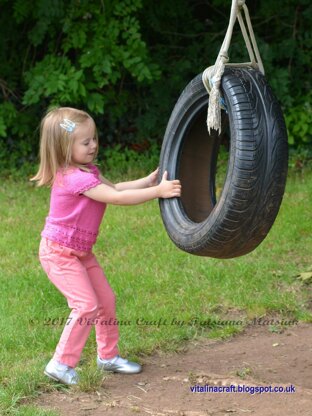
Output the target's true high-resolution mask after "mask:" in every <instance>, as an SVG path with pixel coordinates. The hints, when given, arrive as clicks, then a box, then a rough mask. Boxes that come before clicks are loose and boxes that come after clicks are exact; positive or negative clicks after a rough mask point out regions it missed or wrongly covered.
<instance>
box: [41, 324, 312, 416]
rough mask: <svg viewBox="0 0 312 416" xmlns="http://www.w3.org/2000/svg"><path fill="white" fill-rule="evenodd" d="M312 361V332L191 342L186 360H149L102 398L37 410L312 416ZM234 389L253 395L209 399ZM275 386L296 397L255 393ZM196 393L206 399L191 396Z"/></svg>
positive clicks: (74, 398) (64, 398)
mask: <svg viewBox="0 0 312 416" xmlns="http://www.w3.org/2000/svg"><path fill="white" fill-rule="evenodd" d="M311 358H312V325H310V324H298V325H295V326H292V327H288V328H287V329H286V330H284V331H283V332H282V333H272V332H270V331H269V330H268V327H267V326H256V325H253V326H251V327H249V328H247V329H246V330H245V331H244V332H243V333H241V334H239V335H237V336H235V337H233V338H231V339H229V340H227V341H210V340H205V341H200V342H192V343H190V344H188V347H187V350H186V351H185V352H183V353H176V354H170V355H168V354H166V355H163V354H157V355H154V356H151V357H147V358H144V359H142V363H143V365H144V370H143V372H142V373H141V374H137V375H132V376H124V375H120V374H112V375H111V376H109V377H108V378H107V379H105V381H104V382H103V385H102V387H101V388H100V389H99V390H98V392H96V393H92V394H86V393H77V392H73V391H71V390H70V389H69V390H68V392H54V393H49V394H48V393H47V394H42V395H40V397H39V399H38V400H37V404H38V405H39V406H42V407H44V408H50V409H56V410H58V411H59V413H60V415H62V416H63V415H64V416H89V415H92V416H100V415H101V416H102V415H105V416H119V415H120V416H130V415H131V416H134V415H145V416H147V415H152V416H204V415H205V416H207V415H213V416H221V415H231V414H233V415H248V414H251V415H257V416H258V415H259V416H274V415H283V416H285V415H287V416H288V415H289V416H295V415H301V416H308V415H309V416H310V415H311V414H312V410H311V409H312V360H311ZM231 385H232V386H233V387H232V389H234V388H237V387H238V385H240V386H242V385H245V389H246V388H247V389H248V388H249V392H244V393H233V392H232V393H230V392H207V390H208V389H209V386H210V388H214V389H219V388H220V387H224V388H225V390H226V387H228V388H230V386H231ZM270 385H271V386H272V387H277V386H280V387H283V388H289V387H290V386H291V385H292V386H294V388H295V392H293V393H262V394H259V393H255V394H251V393H250V392H251V391H252V388H253V387H258V388H260V387H263V388H265V387H267V386H270ZM194 386H197V387H195V389H197V390H200V389H202V392H196V393H195V392H192V391H191V387H194ZM205 389H206V392H205Z"/></svg>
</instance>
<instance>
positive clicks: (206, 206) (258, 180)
mask: <svg viewBox="0 0 312 416" xmlns="http://www.w3.org/2000/svg"><path fill="white" fill-rule="evenodd" d="M222 95H223V97H224V100H225V103H226V108H227V112H225V111H222V132H221V135H220V136H217V135H216V134H212V135H209V134H208V132H207V125H206V116H207V105H208V94H207V92H206V89H205V87H204V85H203V83H202V79H201V74H200V75H198V76H197V77H196V78H194V79H193V80H192V81H191V82H190V83H189V84H188V85H187V87H186V88H185V90H184V91H183V92H182V94H181V96H180V98H179V100H178V102H177V103H176V105H175V107H174V110H173V112H172V114H171V117H170V120H169V122H168V125H167V129H166V132H165V136H164V141H163V145H162V149H161V155H160V173H159V177H160V178H161V177H162V174H163V172H164V171H165V170H167V171H168V178H169V179H174V178H178V179H180V181H181V184H182V195H181V198H171V199H160V200H159V203H160V211H161V216H162V219H163V223H164V225H165V228H166V230H167V233H168V235H169V237H170V238H171V240H172V241H173V242H174V243H175V244H176V245H177V246H178V247H179V248H180V249H182V250H184V251H186V252H188V253H191V254H195V255H200V256H209V257H215V258H220V259H225V258H233V257H238V256H242V255H244V254H247V253H249V252H251V251H252V250H254V249H255V248H256V247H257V246H258V245H259V244H260V243H261V242H262V241H263V239H264V238H265V237H266V235H267V234H268V232H269V230H270V228H271V227H272V225H273V223H274V221H275V218H276V216H277V213H278V211H279V207H280V204H281V201H282V198H283V194H284V190H285V183H286V177H287V166H288V144H287V131H286V127H285V122H284V118H283V114H282V111H281V108H280V106H279V104H278V102H277V99H276V98H275V96H274V94H273V93H272V90H271V88H270V87H269V85H268V83H267V81H266V79H265V77H264V76H263V75H262V74H261V73H260V72H258V71H256V70H254V69H251V68H226V70H225V72H224V75H223V77H222ZM226 136H228V140H229V160H228V166H227V173H226V178H225V182H224V185H223V189H222V192H221V195H220V198H219V200H218V201H217V199H216V187H215V178H216V166H217V158H218V152H219V146H220V142H221V140H224V138H225V137H226Z"/></svg>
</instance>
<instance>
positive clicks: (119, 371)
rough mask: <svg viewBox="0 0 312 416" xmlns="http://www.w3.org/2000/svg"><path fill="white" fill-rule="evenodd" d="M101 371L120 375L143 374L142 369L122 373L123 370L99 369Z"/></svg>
mask: <svg viewBox="0 0 312 416" xmlns="http://www.w3.org/2000/svg"><path fill="white" fill-rule="evenodd" d="M98 369H99V370H102V371H107V372H109V373H119V374H139V373H141V372H142V369H141V368H140V369H139V370H138V371H122V370H118V369H109V368H108V369H106V368H103V367H98Z"/></svg>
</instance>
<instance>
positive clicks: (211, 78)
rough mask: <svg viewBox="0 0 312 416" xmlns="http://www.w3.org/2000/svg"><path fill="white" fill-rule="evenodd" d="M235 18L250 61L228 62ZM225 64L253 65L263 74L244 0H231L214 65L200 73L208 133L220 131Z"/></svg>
mask: <svg viewBox="0 0 312 416" xmlns="http://www.w3.org/2000/svg"><path fill="white" fill-rule="evenodd" d="M242 10H243V11H244V15H245V20H246V23H247V28H248V31H247V29H246V25H245V22H244V19H243V16H242V13H241V12H242ZM236 19H238V22H239V25H240V28H241V31H242V34H243V37H244V41H245V45H246V48H247V50H248V54H249V58H250V62H244V63H231V64H230V63H229V57H228V50H229V47H230V43H231V39H232V34H233V27H234V25H235V22H236ZM225 66H239V67H250V66H251V67H253V68H256V69H258V70H259V71H261V72H262V73H263V74H264V68H263V64H262V60H261V57H260V53H259V49H258V45H257V41H256V38H255V35H254V31H253V28H252V25H251V21H250V16H249V11H248V8H247V6H246V4H245V0H232V7H231V15H230V21H229V25H228V28H227V31H226V35H225V38H224V40H223V43H222V46H221V49H220V52H219V54H218V57H217V59H216V62H215V64H214V65H212V66H210V67H208V68H207V69H205V71H204V72H203V75H202V80H203V83H204V86H205V88H206V90H207V92H208V94H209V105H208V115H207V127H208V132H209V133H210V132H211V130H212V129H214V130H216V131H217V132H218V134H220V133H221V107H222V104H221V94H220V86H221V79H222V75H223V73H224V69H225Z"/></svg>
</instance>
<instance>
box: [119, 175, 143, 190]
mask: <svg viewBox="0 0 312 416" xmlns="http://www.w3.org/2000/svg"><path fill="white" fill-rule="evenodd" d="M149 186H150V184H149V183H148V179H147V177H145V178H141V179H136V180H134V181H128V182H120V183H117V184H116V185H115V189H117V191H125V190H127V189H142V188H148V187H149Z"/></svg>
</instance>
